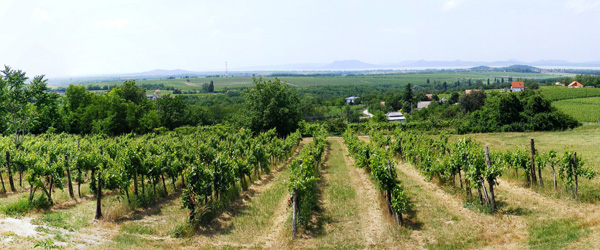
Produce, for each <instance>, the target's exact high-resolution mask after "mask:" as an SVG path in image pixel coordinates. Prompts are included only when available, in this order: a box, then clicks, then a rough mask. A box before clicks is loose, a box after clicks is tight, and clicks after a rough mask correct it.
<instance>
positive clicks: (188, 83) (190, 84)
mask: <svg viewBox="0 0 600 250" xmlns="http://www.w3.org/2000/svg"><path fill="white" fill-rule="evenodd" d="M181 83H183V84H185V85H187V86H192V87H198V84H196V83H191V82H187V81H181Z"/></svg>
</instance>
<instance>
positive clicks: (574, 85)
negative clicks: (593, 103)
mask: <svg viewBox="0 0 600 250" xmlns="http://www.w3.org/2000/svg"><path fill="white" fill-rule="evenodd" d="M569 88H583V84H581V83H580V82H578V81H573V82H572V83H571V84H569Z"/></svg>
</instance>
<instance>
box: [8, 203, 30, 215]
mask: <svg viewBox="0 0 600 250" xmlns="http://www.w3.org/2000/svg"><path fill="white" fill-rule="evenodd" d="M31 208H32V205H31V203H30V202H29V200H28V199H21V200H19V201H17V202H13V203H10V204H8V205H6V206H5V207H3V208H2V211H3V212H4V213H5V214H7V215H13V216H14V215H23V214H25V213H27V212H29V210H31Z"/></svg>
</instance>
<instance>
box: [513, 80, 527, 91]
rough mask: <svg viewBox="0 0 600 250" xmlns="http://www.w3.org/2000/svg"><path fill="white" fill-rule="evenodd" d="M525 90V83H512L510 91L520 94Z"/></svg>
mask: <svg viewBox="0 0 600 250" xmlns="http://www.w3.org/2000/svg"><path fill="white" fill-rule="evenodd" d="M523 90H525V82H512V83H510V91H512V92H519V91H523Z"/></svg>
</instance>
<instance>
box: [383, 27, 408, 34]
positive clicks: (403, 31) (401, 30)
mask: <svg viewBox="0 0 600 250" xmlns="http://www.w3.org/2000/svg"><path fill="white" fill-rule="evenodd" d="M377 31H379V32H381V33H389V34H402V35H410V34H414V33H415V29H414V28H413V27H393V28H392V27H379V28H377Z"/></svg>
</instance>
